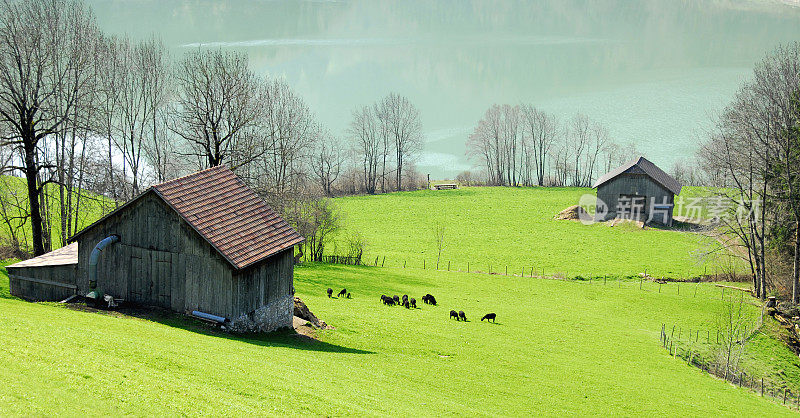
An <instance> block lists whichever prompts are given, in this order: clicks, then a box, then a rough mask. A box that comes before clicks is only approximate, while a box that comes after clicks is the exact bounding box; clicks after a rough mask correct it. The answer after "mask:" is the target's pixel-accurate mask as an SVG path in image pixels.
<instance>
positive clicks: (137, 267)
mask: <svg viewBox="0 0 800 418" xmlns="http://www.w3.org/2000/svg"><path fill="white" fill-rule="evenodd" d="M149 264H150V254H149V253H148V252H146V251H145V250H143V249H141V248H137V247H131V255H130V259H129V263H128V297H127V299H128V300H129V301H131V302H136V303H146V302H147V298H148V297H149V284H148V282H149V281H150V280H149V277H148V276H149V275H150V272H149V271H148V269H147V266H148V265H149Z"/></svg>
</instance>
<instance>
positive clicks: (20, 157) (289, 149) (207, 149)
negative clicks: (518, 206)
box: [0, 0, 419, 255]
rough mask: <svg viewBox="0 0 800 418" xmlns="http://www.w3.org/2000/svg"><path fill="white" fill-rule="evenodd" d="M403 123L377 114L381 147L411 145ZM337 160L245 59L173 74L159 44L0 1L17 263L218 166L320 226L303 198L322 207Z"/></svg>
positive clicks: (6, 181) (1, 114) (84, 15)
mask: <svg viewBox="0 0 800 418" xmlns="http://www.w3.org/2000/svg"><path fill="white" fill-rule="evenodd" d="M391 99H392V100H398V99H399V96H391ZM402 105H403V106H406V107H404V108H401V109H400V111H401V113H402V112H406V111H407V108H411V109H413V106H410V104H408V102H407V101H405V102H402ZM395 110H397V109H392V108H388V107H387V108H386V112H392V111H395ZM405 116H406V114H405V113H402V114H401V116H400V117H399V118H397V117H393V116H391V115H389V116H386V115H384V114H381V121H386V120H392V121H394V122H393V123H394V124H393V125H390V124H385V125H382V128H386V129H392V130H393V131H392V133H391V136H390V135H389V134H385V133H381V135H382V136H381V138H384V137H385V138H387V139H389V138H391V140H392V141H393V142H392V143H393V144H394V143H398V142H395V141H396V140H397V141H399V142H403V141H402V138H405V137H407V136H408V135H418V133H419V131H418V130H417V131H413V132H412V133H410V134H409V133H407V132H406V130H407V129H409V127H408V126H407V122H406V121H404V120H401V118H402V117H405ZM382 123H383V122H382ZM398 138H399V139H398ZM407 143H408V142H403V143H402V144H401V146H400V147H399V148H398V147H393V148H386V149H392V150H396V151H397V153H396V154H394V155H397V157H395V160H397V161H399V163H398V164H397V167H398V169H397V173H398V178H402V177H401V176H400V174H399V173H401V170H402V168H403V167H405V165H406V162H405V160H404V158H406V155H407V153H406V148H405V144H407ZM342 155H343V154H342V152H341V147H340V146H339V145H338V139H336V138H334V137H332V135H330V134H329V133H328V132H327V131H325V130H324V129H323V128H321V127H320V126H319V124H318V123H317V122H316V120H315V118H314V116H313V114H312V112H311V111H310V110H309V108H308V106H307V105H306V104H305V103H304V102H303V100H302V99H301V98H300V97H299V96H297V95H296V94H295V93H294V92H293V91H292V90H291V89H290V88H289V86H288V85H287V84H286V83H285V82H284V81H283V80H281V79H270V78H267V77H263V76H260V75H257V74H255V73H254V72H253V71H252V70H251V69H250V68H249V64H248V58H247V56H246V55H245V54H242V53H239V52H234V51H223V50H201V49H198V50H193V51H189V52H188V53H186V54H185V55H184V56H182V57H180V58H179V59H177V60H176V59H173V57H171V56H170V55H169V53H168V51H167V48H166V47H165V46H164V45H163V43H162V42H161V41H160V40H159V39H158V38H155V37H153V38H150V39H145V40H142V41H135V40H131V39H129V38H127V37H117V36H109V35H106V34H104V33H102V32H101V31H100V30H99V29H98V27H97V24H96V22H95V18H94V16H93V14H92V12H91V10H89V9H88V8H87V7H86V6H85V5H84V4H83V3H82V2H81V1H80V0H2V1H0V169H1V170H2V174H10V175H12V177H3V178H2V179H3V181H2V184H0V187H2V193H0V212H2V213H0V214H1V215H2V221H3V224H4V225H3V227H4V229H7V230H9V234H7V235H10V237H11V238H10V240H11V241H12V242H11V244H12V246H13V247H14V248H15V251H17V252H19V251H18V250H20V249H25V250H30V251H31V252H33V253H34V254H36V255H38V254H42V253H44V252H46V251H49V250H50V249H52V248H54V247H56V246H61V245H64V244H66V241H67V239H68V237H69V236H71V235H72V234H74V233H75V232H76V231H77V230H78V229H79V228H81V227H82V226H85V225H86V223H87V221H88V220H89V219H90V218H96V217H97V216H98V214H97V212H98V211H101V212H102V211H108V210H111V209H113V208H114V207H116V206H117V205H118V204H119V203H121V202H124V201H125V200H128V199H131V198H132V197H134V196H136V195H137V194H138V193H140V192H141V191H143V190H144V189H145V188H146V187H147V186H149V185H150V184H153V183H155V182H161V181H164V180H167V179H170V178H174V177H176V176H178V175H181V174H184V173H186V172H189V171H193V170H196V169H203V168H208V167H212V166H216V165H220V164H227V165H229V166H230V167H231V168H232V169H233V170H235V171H236V172H237V174H239V175H240V176H241V177H242V178H244V179H245V181H247V182H248V183H249V184H250V185H251V186H252V187H253V188H254V189H255V190H257V191H258V192H260V193H261V194H263V195H264V196H265V197H266V198H267V199H269V200H270V202H271V203H273V205H275V206H276V208H277V209H278V210H281V211H285V213H288V214H293V213H294V214H300V215H303V214H313V216H314V217H319V213H318V212H319V211H315V210H311V209H309V208H313V207H323V208H324V205H322V206H320V205H316V204H312V203H310V202H312V201H314V200H315V199H316V198H317V195H318V193H315V190H322V191H323V192H324V193H325V194H328V195H333V194H334V192H335V188H334V184H335V182H336V181H337V177H338V176H339V175H338V172H339V171H342V170H345V167H344V166H343V165H342V164H343V162H342V161H343V158H342ZM384 164H385V163H384ZM352 167H355V165H352V164H351V166H350V169H352ZM13 176H16V177H13ZM15 178H20V179H19V180H20V181H15V180H14V179H15ZM23 184H24V185H23ZM22 191H24V193H22ZM309 205H311V206H309ZM315 205H316V206H315ZM302 208H305V209H302ZM301 209H302V210H301ZM323 212H324V210H323ZM304 216H305V215H304ZM309 216H311V215H309ZM297 222H299V220H297ZM53 240H55V241H56V242H53Z"/></svg>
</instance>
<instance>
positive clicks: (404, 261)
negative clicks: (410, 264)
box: [403, 260, 406, 268]
mask: <svg viewBox="0 0 800 418" xmlns="http://www.w3.org/2000/svg"><path fill="white" fill-rule="evenodd" d="M403 268H406V260H403Z"/></svg>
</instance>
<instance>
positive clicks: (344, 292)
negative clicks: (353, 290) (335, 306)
mask: <svg viewBox="0 0 800 418" xmlns="http://www.w3.org/2000/svg"><path fill="white" fill-rule="evenodd" d="M346 294H347V289H342V290H341V291H339V294H337V295H336V297H337V298H338V297H342V296H344V295H346Z"/></svg>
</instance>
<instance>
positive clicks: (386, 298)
mask: <svg viewBox="0 0 800 418" xmlns="http://www.w3.org/2000/svg"><path fill="white" fill-rule="evenodd" d="M381 301H383V304H384V305H388V306H392V305H394V299H392V298H390V297H389V296H386V295H381Z"/></svg>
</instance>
